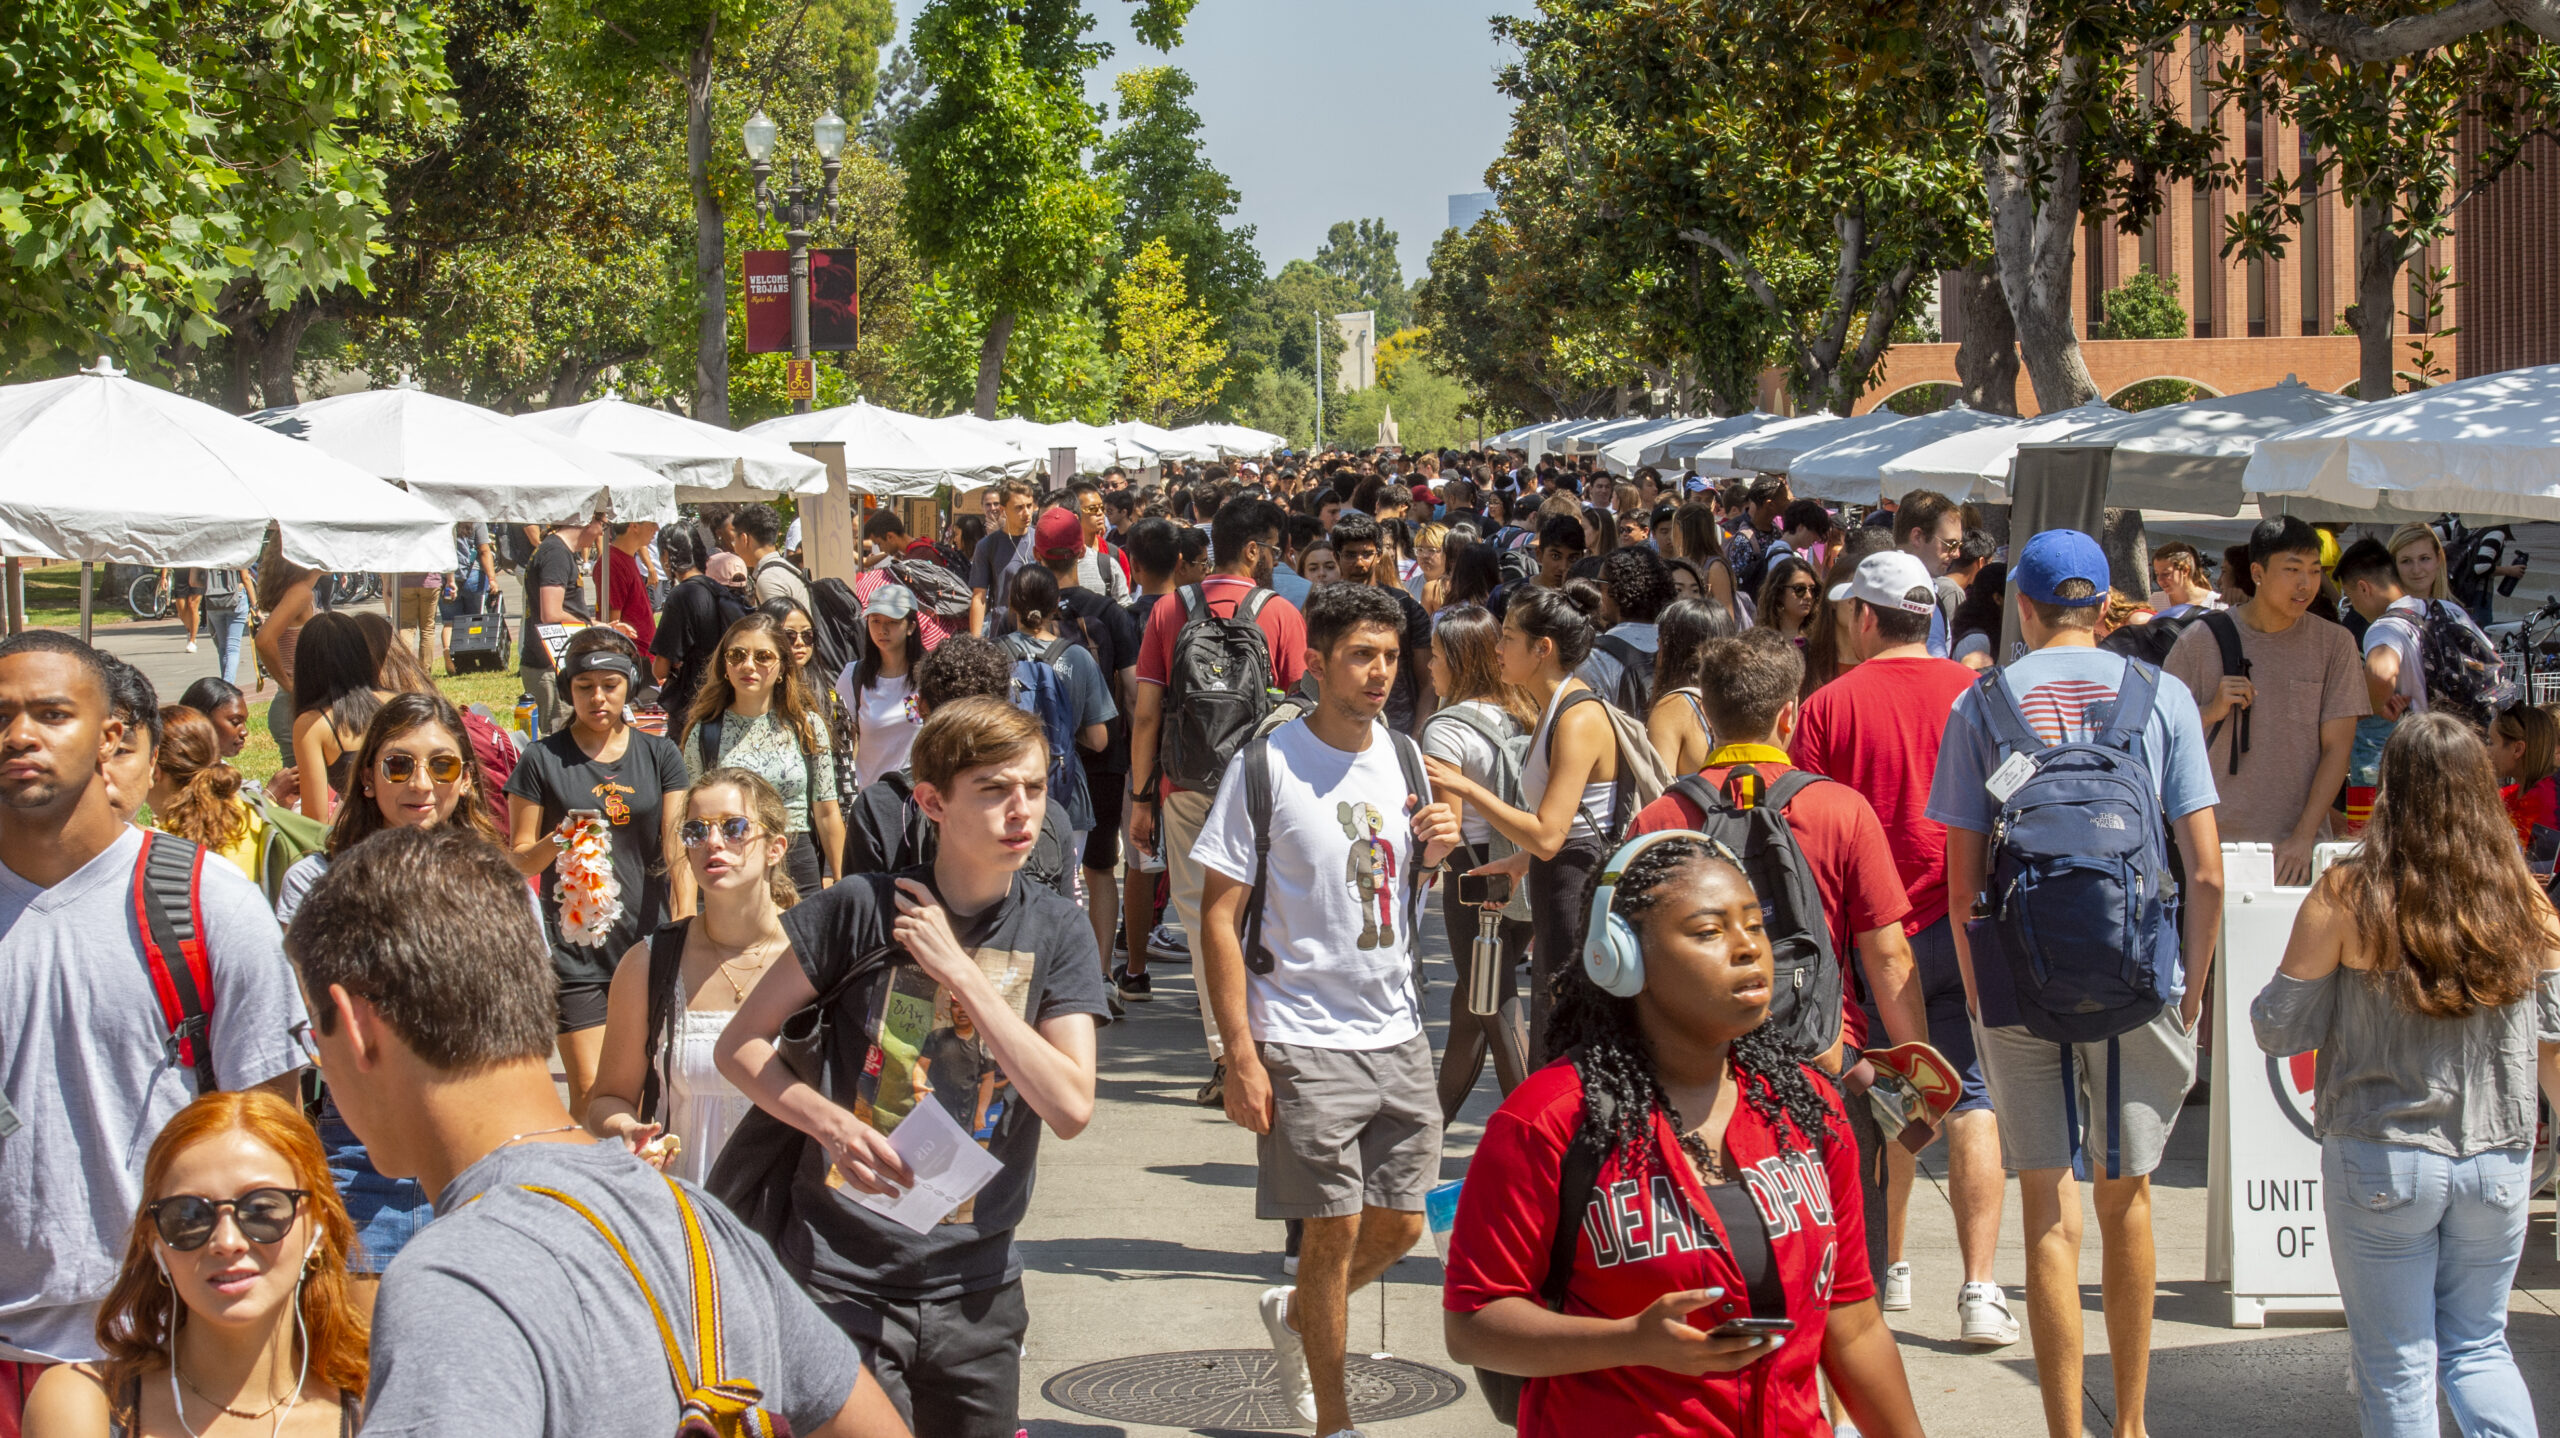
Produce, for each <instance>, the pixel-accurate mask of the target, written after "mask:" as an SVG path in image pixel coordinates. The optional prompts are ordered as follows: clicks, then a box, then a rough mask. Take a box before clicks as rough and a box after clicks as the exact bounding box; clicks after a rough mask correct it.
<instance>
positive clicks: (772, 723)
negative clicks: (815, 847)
mask: <svg viewBox="0 0 2560 1438" xmlns="http://www.w3.org/2000/svg"><path fill="white" fill-rule="evenodd" d="M812 719H813V722H812V723H811V724H810V726H809V727H810V732H811V734H812V735H813V736H814V737H815V738H816V740H817V748H816V750H815V751H814V752H811V753H805V754H804V753H802V752H801V749H800V736H799V735H798V734H796V733H794V732H793V731H792V728H791V725H790V723H789V721H787V720H785V719H784V718H783V717H782V715H781V714H780V713H778V712H776V711H774V710H771V709H768V710H766V711H765V712H764V713H762V714H758V715H756V716H755V717H754V718H752V719H749V718H744V717H741V716H740V715H739V714H738V713H737V712H736V711H734V710H733V711H731V712H730V713H727V714H724V715H722V716H720V757H719V760H718V764H721V765H728V766H730V767H732V768H738V769H746V770H750V771H752V772H754V773H756V774H760V775H762V776H764V778H765V780H766V782H768V783H770V784H772V785H773V787H774V792H776V793H778V794H780V795H781V796H782V806H783V808H784V809H785V810H787V811H789V813H790V815H791V832H792V833H794V834H805V833H808V832H809V804H810V802H811V801H812V800H813V799H814V800H815V801H816V802H818V803H821V804H825V803H833V802H835V801H836V760H835V751H834V750H833V749H832V748H830V747H829V743H828V739H827V729H828V725H827V722H826V720H825V718H824V717H823V716H812ZM705 737H706V736H705V735H704V733H703V731H702V730H701V729H698V728H697V729H695V730H694V731H693V732H692V733H690V734H687V735H686V736H685V737H684V767H685V772H686V774H687V775H688V776H690V777H691V778H694V779H699V778H701V777H702V774H703V771H704V770H705V769H707V768H714V767H718V765H706V764H704V763H703V762H702V741H703V739H704V738H705Z"/></svg>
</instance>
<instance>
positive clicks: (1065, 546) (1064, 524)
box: [1031, 509, 1084, 558]
mask: <svg viewBox="0 0 2560 1438" xmlns="http://www.w3.org/2000/svg"><path fill="white" fill-rule="evenodd" d="M1031 549H1032V552H1033V553H1035V554H1038V555H1040V556H1042V557H1044V558H1045V557H1047V556H1049V555H1052V554H1082V553H1083V552H1084V516H1082V515H1080V514H1078V513H1076V512H1075V511H1074V510H1072V509H1052V510H1049V511H1047V512H1045V513H1043V514H1042V515H1041V516H1040V523H1039V524H1038V525H1037V526H1035V527H1034V528H1033V529H1032V531H1031Z"/></svg>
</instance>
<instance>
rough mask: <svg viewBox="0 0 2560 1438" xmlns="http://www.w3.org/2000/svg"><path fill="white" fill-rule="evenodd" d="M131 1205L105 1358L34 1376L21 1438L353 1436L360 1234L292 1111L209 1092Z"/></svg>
mask: <svg viewBox="0 0 2560 1438" xmlns="http://www.w3.org/2000/svg"><path fill="white" fill-rule="evenodd" d="M142 1192H143V1203H142V1211H141V1212H140V1213H138V1214H136V1215H135V1216H134V1223H133V1230H132V1232H131V1233H130V1234H129V1235H128V1236H127V1237H126V1240H125V1252H124V1265H123V1268H122V1270H121V1271H120V1272H119V1273H118V1274H117V1275H116V1281H115V1286H114V1287H113V1288H112V1289H110V1290H109V1291H108V1293H107V1297H106V1301H105V1302H104V1303H102V1304H100V1305H99V1308H98V1344H99V1346H100V1347H102V1348H104V1349H105V1350H106V1352H107V1357H106V1359H105V1360H104V1361H103V1362H99V1363H70V1364H64V1365H62V1366H61V1367H58V1368H49V1369H47V1370H45V1373H44V1376H43V1377H41V1378H39V1379H37V1380H36V1384H35V1388H34V1390H33V1391H32V1392H30V1393H29V1394H28V1395H27V1409H26V1416H25V1420H24V1424H25V1432H26V1435H27V1438H176V1435H180V1434H187V1435H194V1438H235V1435H238V1438H247V1435H251V1434H257V1435H261V1438H330V1435H348V1434H353V1433H354V1432H355V1430H356V1424H357V1421H358V1419H359V1417H360V1411H359V1410H360V1405H361V1400H362V1397H363V1394H364V1387H365V1373H366V1365H365V1341H366V1334H365V1321H364V1318H363V1315H362V1314H360V1313H359V1312H357V1310H356V1308H355V1306H354V1304H353V1303H352V1302H350V1301H349V1298H348V1292H347V1253H348V1249H349V1247H350V1246H351V1245H352V1244H353V1242H354V1238H355V1229H354V1226H353V1225H352V1224H350V1223H349V1222H348V1220H347V1211H346V1209H345V1207H344V1206H343V1205H341V1204H340V1203H339V1202H338V1193H337V1190H336V1189H335V1188H334V1187H332V1186H331V1185H330V1182H329V1164H328V1160H327V1158H326V1157H324V1156H323V1155H322V1153H321V1151H320V1138H319V1135H318V1134H315V1133H313V1132H312V1130H311V1124H310V1122H309V1121H308V1120H306V1119H305V1118H304V1117H303V1116H302V1111H301V1110H300V1109H297V1108H295V1107H294V1106H293V1105H292V1104H291V1103H288V1102H286V1101H285V1100H283V1099H281V1098H278V1097H276V1096H275V1095H274V1094H271V1093H266V1092H263V1091H257V1090H252V1091H248V1092H241V1093H211V1094H206V1095H205V1096H204V1097H202V1098H199V1099H197V1100H196V1101H195V1102H193V1103H190V1104H188V1105H187V1106H186V1107H185V1108H182V1109H180V1110H178V1112H177V1114H176V1115H175V1116H174V1117H172V1118H171V1119H170V1120H169V1124H168V1126H167V1127H166V1128H163V1129H162V1130H161V1131H160V1136H159V1137H158V1138H157V1139H155V1140H153V1141H152V1144H151V1152H150V1154H149V1155H148V1156H147V1157H146V1158H145V1159H144V1161H143V1169H142Z"/></svg>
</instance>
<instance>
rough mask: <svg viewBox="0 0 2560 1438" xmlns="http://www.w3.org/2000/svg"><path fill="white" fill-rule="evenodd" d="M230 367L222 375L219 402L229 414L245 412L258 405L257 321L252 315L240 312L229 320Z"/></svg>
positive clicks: (258, 346) (258, 336)
mask: <svg viewBox="0 0 2560 1438" xmlns="http://www.w3.org/2000/svg"><path fill="white" fill-rule="evenodd" d="M229 338H230V342H231V370H230V373H228V374H226V375H224V376H223V377H222V403H223V405H224V407H225V408H227V409H229V410H230V411H231V412H232V413H233V414H247V413H248V412H249V411H251V410H253V409H256V408H257V407H258V401H257V395H256V388H255V386H256V382H257V378H258V371H259V369H260V368H261V366H260V365H259V363H258V351H259V349H260V345H259V340H260V339H261V338H262V337H261V336H260V334H259V333H258V321H257V319H256V318H255V317H254V316H252V315H241V316H238V317H237V318H235V319H233V320H232V321H231V334H230V336H229Z"/></svg>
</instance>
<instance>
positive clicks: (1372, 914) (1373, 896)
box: [1333, 799, 1396, 949]
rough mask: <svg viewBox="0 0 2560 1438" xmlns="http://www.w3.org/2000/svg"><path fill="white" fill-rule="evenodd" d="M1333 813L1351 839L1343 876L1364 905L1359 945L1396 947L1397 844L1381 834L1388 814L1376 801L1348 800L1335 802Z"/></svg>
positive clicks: (1375, 947) (1370, 947)
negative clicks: (1356, 801) (1375, 803)
mask: <svg viewBox="0 0 2560 1438" xmlns="http://www.w3.org/2000/svg"><path fill="white" fill-rule="evenodd" d="M1333 812H1334V817H1335V818H1336V819H1337V820H1339V821H1340V822H1341V824H1342V834H1343V837H1344V838H1347V839H1349V840H1350V841H1351V854H1350V857H1349V858H1347V859H1345V860H1344V861H1343V879H1344V881H1345V882H1347V883H1349V884H1350V885H1351V892H1352V893H1353V894H1354V895H1355V896H1356V897H1357V898H1358V900H1359V904H1360V942H1359V945H1358V947H1360V948H1363V949H1392V948H1394V947H1395V946H1396V917H1395V915H1396V908H1395V906H1396V899H1395V894H1396V846H1395V845H1393V844H1390V843H1388V842H1387V841H1386V840H1385V839H1382V838H1380V837H1379V835H1380V834H1381V833H1382V832H1383V831H1384V830H1385V828H1386V824H1387V816H1386V815H1384V814H1382V813H1380V812H1378V808H1377V806H1376V805H1374V804H1355V803H1352V802H1351V801H1350V800H1348V799H1346V800H1344V801H1342V802H1341V803H1339V804H1336V805H1334V806H1333Z"/></svg>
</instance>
